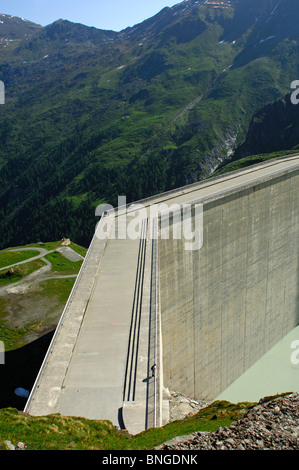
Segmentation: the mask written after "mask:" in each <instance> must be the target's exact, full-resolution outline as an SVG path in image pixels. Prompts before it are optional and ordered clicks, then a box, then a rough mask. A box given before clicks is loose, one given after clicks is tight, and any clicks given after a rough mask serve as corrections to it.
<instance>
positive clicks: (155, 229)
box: [153, 217, 159, 428]
mask: <svg viewBox="0 0 299 470" xmlns="http://www.w3.org/2000/svg"><path fill="white" fill-rule="evenodd" d="M153 241H154V245H155V272H154V274H155V347H154V363H155V364H157V362H158V289H159V287H158V283H159V281H158V257H159V254H158V246H159V244H158V217H156V218H155V219H154V220H153ZM154 427H155V428H156V427H157V374H155V376H154Z"/></svg>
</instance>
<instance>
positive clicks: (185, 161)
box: [0, 0, 299, 248]
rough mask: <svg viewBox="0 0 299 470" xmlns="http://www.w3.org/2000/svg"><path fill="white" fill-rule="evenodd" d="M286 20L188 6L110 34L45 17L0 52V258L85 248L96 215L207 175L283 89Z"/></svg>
mask: <svg viewBox="0 0 299 470" xmlns="http://www.w3.org/2000/svg"><path fill="white" fill-rule="evenodd" d="M282 19H283V20H282ZM298 19H299V5H298V3H297V2H296V1H295V0H281V1H280V2H278V1H277V0H259V1H257V0H254V1H253V0H234V1H231V2H229V1H224V2H221V3H217V2H214V1H213V2H212V1H208V2H206V1H203V0H202V1H195V0H189V1H185V2H182V3H179V4H178V5H175V6H174V7H172V8H165V9H163V10H162V11H161V12H160V13H158V14H157V15H156V16H154V17H153V18H150V19H149V20H147V21H145V22H143V23H141V24H139V25H136V26H134V27H132V28H127V29H125V30H124V31H121V32H120V33H115V32H113V31H101V30H97V29H95V28H88V27H86V26H83V25H79V24H73V23H70V22H67V21H62V20H58V21H57V22H55V23H53V24H52V25H49V26H47V27H45V28H41V27H38V26H36V28H33V30H32V31H31V32H26V33H25V32H24V35H23V36H22V35H21V34H20V35H19V36H20V37H18V38H17V39H16V40H15V41H13V42H11V43H10V44H9V46H7V47H5V48H4V46H3V45H2V44H3V42H1V43H0V79H1V80H3V81H4V83H5V86H6V104H5V106H1V107H0V139H1V143H2V145H1V150H0V214H1V228H0V233H1V237H0V240H1V244H0V247H1V248H5V247H6V246H10V245H19V244H25V243H30V242H32V241H39V240H41V241H43V240H46V239H60V238H62V237H63V236H66V237H70V238H71V239H73V240H75V241H76V242H77V243H79V244H82V245H84V246H87V245H88V243H89V241H90V239H91V236H92V234H93V231H94V227H95V225H96V219H95V216H94V213H95V212H94V210H95V207H96V205H97V204H99V203H101V202H103V201H107V202H109V203H110V204H113V205H116V204H117V196H118V195H126V196H127V200H128V202H130V201H133V200H138V199H140V198H142V197H145V196H149V195H151V194H154V193H157V192H161V191H164V190H168V189H171V188H174V187H177V186H181V185H184V184H188V183H192V182H194V181H196V180H199V179H201V178H204V177H207V176H209V175H210V174H211V173H212V172H213V171H214V170H215V169H216V168H217V167H218V166H219V164H221V163H222V162H225V161H227V160H228V159H229V158H230V156H231V154H232V153H233V152H234V150H235V148H236V147H237V146H238V145H240V144H241V143H242V142H243V140H244V139H245V136H246V134H247V130H248V126H249V124H250V121H251V118H252V116H253V114H254V113H255V112H256V111H258V109H260V108H261V107H262V106H264V105H266V104H268V103H271V102H273V101H274V100H276V99H278V98H280V97H281V96H284V95H285V94H286V93H287V92H288V91H289V89H290V84H291V82H292V81H293V80H295V79H296V78H297V76H298V63H299V62H298V33H297V30H296V27H295V25H296V22H297V23H298V21H297V20H298ZM10 21H14V18H11V19H10ZM18 21H19V20H18ZM22 23H23V22H22ZM2 34H3V33H1V24H0V37H1V36H2ZM5 34H6V31H5ZM25 34H26V36H25ZM274 36H275V37H274Z"/></svg>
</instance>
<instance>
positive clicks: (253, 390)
mask: <svg viewBox="0 0 299 470" xmlns="http://www.w3.org/2000/svg"><path fill="white" fill-rule="evenodd" d="M297 391H299V326H297V327H296V328H294V329H293V330H292V331H291V332H290V333H289V334H288V335H286V336H285V337H284V338H283V339H282V340H281V341H280V342H279V343H277V344H276V345H275V346H274V347H273V348H272V349H271V350H270V351H268V352H267V353H266V354H265V355H264V356H263V357H261V359H259V360H258V361H257V362H256V363H255V364H254V365H253V366H252V367H250V368H249V369H248V370H247V371H246V372H245V373H244V374H243V375H242V376H241V377H239V378H238V379H237V380H235V381H234V382H233V383H232V384H231V385H230V386H229V387H227V388H226V389H225V390H224V391H223V392H222V393H221V394H220V395H218V396H217V397H216V400H227V401H230V402H232V403H239V402H242V401H253V402H257V401H259V400H260V398H263V397H266V396H271V395H276V394H278V393H284V392H297Z"/></svg>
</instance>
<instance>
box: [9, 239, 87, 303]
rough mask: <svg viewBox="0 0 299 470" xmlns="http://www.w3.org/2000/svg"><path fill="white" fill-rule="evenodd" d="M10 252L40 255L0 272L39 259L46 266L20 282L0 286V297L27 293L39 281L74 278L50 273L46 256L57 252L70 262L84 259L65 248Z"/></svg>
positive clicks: (28, 249) (73, 275)
mask: <svg viewBox="0 0 299 470" xmlns="http://www.w3.org/2000/svg"><path fill="white" fill-rule="evenodd" d="M9 251H12V252H16V251H38V252H39V253H40V254H39V255H37V256H33V257H32V258H29V259H26V260H24V261H20V262H19V263H14V264H11V265H9V266H5V267H3V268H0V271H5V270H8V269H11V268H14V267H15V266H20V265H22V264H26V263H30V262H32V261H36V260H38V259H41V260H42V261H44V262H45V263H46V266H43V267H41V268H39V269H37V270H36V271H34V272H32V273H31V274H29V275H28V276H26V277H24V278H23V279H21V280H20V281H17V282H14V283H10V284H9V285H5V286H1V287H0V295H7V294H24V293H26V292H27V291H28V289H29V288H30V287H31V286H32V284H33V283H37V284H38V283H40V282H41V281H44V280H48V279H64V278H76V277H77V274H69V275H61V274H57V273H53V272H51V271H52V264H51V262H50V261H49V260H47V259H46V256H47V255H48V254H50V253H53V252H55V251H58V252H60V253H61V254H62V256H64V257H65V258H67V259H68V260H70V261H74V262H76V261H82V260H83V259H84V258H83V256H81V255H80V254H79V253H77V252H76V251H74V250H73V249H72V248H70V247H67V246H61V247H59V248H55V249H53V250H46V249H45V248H39V247H30V248H17V249H13V250H9Z"/></svg>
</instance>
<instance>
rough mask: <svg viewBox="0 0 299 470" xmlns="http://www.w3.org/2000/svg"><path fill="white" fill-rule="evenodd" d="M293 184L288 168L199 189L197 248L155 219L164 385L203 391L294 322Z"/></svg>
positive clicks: (298, 182)
mask: <svg viewBox="0 0 299 470" xmlns="http://www.w3.org/2000/svg"><path fill="white" fill-rule="evenodd" d="M298 188H299V170H298V169H295V170H293V171H292V172H288V171H287V172H286V173H284V174H281V173H277V174H275V173H274V174H272V175H271V177H270V178H263V177H261V178H260V179H258V180H257V181H254V182H250V183H249V184H246V183H244V184H243V185H238V186H237V187H235V188H232V189H231V190H228V191H222V192H221V191H220V192H218V193H217V194H211V195H209V196H207V197H205V198H202V199H201V200H199V202H200V203H201V204H202V206H203V214H202V237H203V239H202V245H201V247H200V249H194V250H186V245H185V243H186V242H185V240H184V239H183V238H181V239H175V238H174V237H173V236H170V237H167V236H165V237H163V231H164V230H165V229H164V228H163V221H160V235H159V276H160V315H161V330H162V344H163V347H162V351H163V353H162V355H163V375H164V377H163V380H164V386H165V387H166V388H169V389H170V390H175V391H179V392H181V393H183V394H186V395H187V396H190V397H193V398H195V399H207V400H213V399H215V397H217V395H219V394H220V393H221V392H222V391H223V390H224V389H225V388H227V387H228V386H229V385H230V384H231V383H232V382H233V381H235V380H236V379H237V378H238V377H240V376H241V375H242V374H243V373H244V372H245V371H246V370H247V369H248V368H250V367H251V366H252V365H253V364H254V363H255V362H256V361H258V359H260V358H261V357H262V356H263V355H264V354H265V353H266V352H267V351H269V350H270V349H271V348H272V347H273V346H274V345H275V344H276V343H278V342H279V341H280V340H281V339H282V338H283V337H284V336H285V335H286V334H287V333H289V332H290V331H291V330H292V329H293V328H294V327H295V326H296V325H298V323H299V297H298V286H299V279H298V274H299V271H298V261H299V189H298ZM195 204H196V203H195V202H194V203H193V206H194V207H195ZM195 217H196V216H195V214H193V215H192V220H193V224H194V226H195V221H194V218H195ZM170 227H171V229H170V232H172V235H173V233H174V230H175V229H176V220H175V217H172V216H170Z"/></svg>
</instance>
